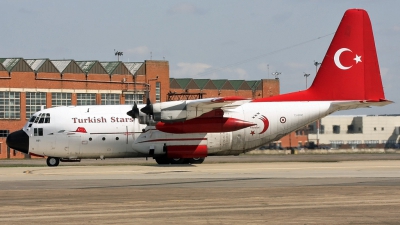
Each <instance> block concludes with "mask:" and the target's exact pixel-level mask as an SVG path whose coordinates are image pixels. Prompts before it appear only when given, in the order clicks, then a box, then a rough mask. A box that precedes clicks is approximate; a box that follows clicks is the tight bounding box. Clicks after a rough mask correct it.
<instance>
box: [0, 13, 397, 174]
mask: <svg viewBox="0 0 400 225" xmlns="http://www.w3.org/2000/svg"><path fill="white" fill-rule="evenodd" d="M390 103H392V102H391V101H388V100H386V99H385V95H384V91H383V87H382V80H381V76H380V71H379V65H378V58H377V53H376V49H375V43H374V37H373V32H372V26H371V22H370V19H369V16H368V14H367V12H366V11H365V10H362V9H349V10H347V11H346V12H345V14H344V16H343V18H342V21H341V23H340V25H339V27H338V29H337V31H336V33H335V35H334V37H333V40H332V42H331V45H330V47H329V48H328V51H327V53H326V55H325V57H324V59H323V62H322V64H321V66H320V69H319V71H318V73H317V75H316V77H315V79H314V81H313V83H312V85H311V86H310V88H308V89H307V90H303V91H298V92H293V93H288V94H282V95H277V96H272V97H267V98H261V99H255V100H250V99H246V98H242V97H218V98H207V99H198V100H187V101H171V102H162V103H155V104H151V103H150V101H147V104H145V105H144V104H143V105H137V104H136V103H135V104H134V106H133V107H131V106H126V105H119V106H115V105H112V106H111V105H110V106H66V107H55V108H49V109H44V110H41V111H39V112H37V113H35V114H34V115H33V116H32V118H31V119H30V120H29V121H28V122H27V123H26V124H25V126H24V127H23V128H22V130H19V131H16V132H13V133H11V134H10V135H9V136H8V137H7V145H8V146H9V147H10V148H13V149H15V150H18V151H21V152H23V153H27V154H31V155H35V156H43V157H46V158H47V164H48V165H49V166H57V165H58V164H59V162H60V160H61V161H79V160H80V159H86V158H96V159H97V158H100V159H104V158H121V157H153V158H154V159H155V160H156V161H157V163H159V164H169V163H202V162H203V161H204V158H205V157H207V156H218V155H238V154H241V153H244V152H247V151H250V150H253V149H255V148H257V147H259V146H261V145H265V144H267V143H270V142H273V141H276V140H279V139H280V138H281V137H283V136H285V135H286V134H288V133H290V132H292V131H294V130H296V129H299V128H301V127H304V126H306V125H307V124H309V123H312V122H314V121H316V120H318V119H320V118H322V117H325V116H327V115H329V114H331V113H333V112H336V111H339V110H347V109H355V108H360V107H369V106H384V105H387V104H390Z"/></svg>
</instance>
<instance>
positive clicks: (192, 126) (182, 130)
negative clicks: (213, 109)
mask: <svg viewBox="0 0 400 225" xmlns="http://www.w3.org/2000/svg"><path fill="white" fill-rule="evenodd" d="M254 125H256V124H255V123H251V122H248V121H244V120H240V119H235V118H224V117H214V118H196V119H191V120H186V121H184V122H175V123H163V122H158V123H157V125H156V128H157V130H159V131H162V132H166V133H174V134H188V133H220V132H232V131H236V130H240V129H243V128H246V127H250V126H254Z"/></svg>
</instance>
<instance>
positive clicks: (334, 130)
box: [332, 125, 340, 134]
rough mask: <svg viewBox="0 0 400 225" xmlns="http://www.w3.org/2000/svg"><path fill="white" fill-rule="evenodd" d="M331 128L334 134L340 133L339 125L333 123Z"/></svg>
mask: <svg viewBox="0 0 400 225" xmlns="http://www.w3.org/2000/svg"><path fill="white" fill-rule="evenodd" d="M332 129H333V133H334V134H340V126H339V125H333V127H332Z"/></svg>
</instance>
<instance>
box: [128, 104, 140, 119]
mask: <svg viewBox="0 0 400 225" xmlns="http://www.w3.org/2000/svg"><path fill="white" fill-rule="evenodd" d="M126 114H127V115H128V116H130V117H132V118H133V119H136V118H139V109H138V107H137V104H136V102H133V107H132V109H131V110H130V111H128V112H127V113H126Z"/></svg>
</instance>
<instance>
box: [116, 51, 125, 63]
mask: <svg viewBox="0 0 400 225" xmlns="http://www.w3.org/2000/svg"><path fill="white" fill-rule="evenodd" d="M114 51H115V49H114ZM114 54H115V56H117V57H118V62H119V57H120V56H123V55H124V53H123V52H119V51H115V53H114Z"/></svg>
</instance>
